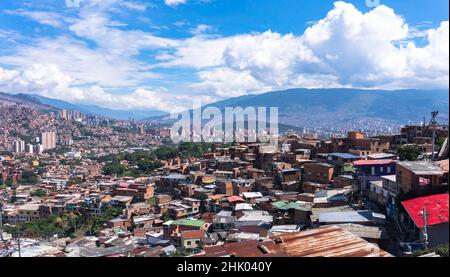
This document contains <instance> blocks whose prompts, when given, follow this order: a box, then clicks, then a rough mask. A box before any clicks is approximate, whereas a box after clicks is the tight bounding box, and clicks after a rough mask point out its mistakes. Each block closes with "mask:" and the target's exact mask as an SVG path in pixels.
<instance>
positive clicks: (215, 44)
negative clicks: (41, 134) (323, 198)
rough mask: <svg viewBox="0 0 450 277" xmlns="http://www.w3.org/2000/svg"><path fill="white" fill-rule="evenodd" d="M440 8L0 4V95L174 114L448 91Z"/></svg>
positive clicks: (361, 2) (217, 1)
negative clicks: (339, 95) (277, 95)
mask: <svg viewBox="0 0 450 277" xmlns="http://www.w3.org/2000/svg"><path fill="white" fill-rule="evenodd" d="M66 2H70V3H69V4H70V5H66ZM378 2H379V5H377V4H378ZM78 3H79V6H78ZM448 5H449V4H448V1H444V0H433V1H426V0H415V1H392V0H389V1H388V0H381V1H366V0H352V1H345V2H343V1H329V0H327V1H312V0H303V1H297V0H295V1H294V0H282V1H269V0H259V1H252V0H239V1H237V0H227V1H223V0H165V1H163V0H154V1H130V0H108V1H99V0H80V1H64V0H47V1H39V2H38V1H29V0H26V1H20V2H17V1H6V3H5V1H2V3H1V4H0V48H1V49H2V50H1V51H0V91H3V92H7V93H30V94H40V95H43V96H46V97H51V98H56V99H61V100H65V101H69V102H72V103H81V104H95V105H98V106H101V107H106V108H112V109H126V110H163V111H175V110H184V109H186V108H187V107H189V106H190V105H192V102H191V100H192V98H193V97H195V98H197V99H201V100H202V101H203V103H205V104H206V103H210V102H213V101H218V100H222V99H226V98H229V97H233V96H241V95H246V94H249V93H262V92H268V91H272V90H281V89H286V88H294V87H295V88H296V87H300V88H303V87H306V88H312V87H314V88H329V87H333V88H336V87H354V88H369V89H374V88H381V89H402V88H419V89H448V83H449V77H448V76H449V63H448V60H449V50H448V49H449V44H448V43H449V31H448V29H449V27H448V25H449V24H448Z"/></svg>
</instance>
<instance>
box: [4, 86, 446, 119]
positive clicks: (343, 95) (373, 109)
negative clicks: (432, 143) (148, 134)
mask: <svg viewBox="0 0 450 277" xmlns="http://www.w3.org/2000/svg"><path fill="white" fill-rule="evenodd" d="M0 101H16V102H20V101H23V102H26V103H28V104H30V105H34V106H37V107H39V108H41V109H45V110H52V109H53V110H54V109H74V110H79V111H81V112H83V113H85V114H92V115H98V116H104V117H109V118H114V119H129V118H134V119H136V120H158V119H161V120H164V119H167V118H168V117H167V115H168V114H167V113H165V112H162V111H154V110H150V111H139V110H131V111H127V110H112V109H107V108H101V107H98V106H94V105H81V104H72V103H68V102H65V101H61V100H56V99H51V98H47V97H43V96H38V95H29V94H15V95H12V94H5V93H0ZM448 105H449V94H448V90H392V91H389V90H362V89H289V90H284V91H273V92H268V93H264V94H255V95H253V94H252V95H245V96H241V97H234V98H229V99H226V100H223V101H219V102H215V103H212V104H209V105H206V106H204V108H206V107H209V106H215V107H218V108H220V109H224V108H225V107H236V106H240V107H243V108H245V107H249V106H253V107H259V106H264V107H278V109H279V112H278V113H279V122H280V123H283V124H287V125H292V126H299V127H303V126H315V125H317V124H321V123H322V124H323V123H327V124H334V123H333V122H336V124H337V123H340V122H346V121H358V120H359V121H361V120H365V121H383V122H391V123H395V124H405V123H408V122H419V121H422V120H423V118H424V117H425V116H426V117H429V115H430V112H431V111H434V110H438V111H439V112H440V114H439V117H438V120H439V121H442V122H448V117H449V112H448V111H449V109H448Z"/></svg>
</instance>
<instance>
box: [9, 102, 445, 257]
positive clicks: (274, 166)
mask: <svg viewBox="0 0 450 277" xmlns="http://www.w3.org/2000/svg"><path fill="white" fill-rule="evenodd" d="M1 113H2V118H1V121H0V125H1V126H2V128H1V130H2V131H1V133H0V138H1V139H0V147H2V148H3V149H1V150H2V152H1V153H2V154H1V155H0V159H1V168H0V177H1V178H0V182H1V183H0V184H1V186H0V188H1V199H0V200H1V202H0V203H1V213H0V215H1V223H2V225H0V226H1V230H2V232H1V242H0V251H1V252H0V253H1V255H2V256H4V257H8V256H12V257H19V256H20V257H134V256H136V257H164V256H168V257H170V256H196V257H289V256H291V257H316V256H320V257H348V256H352V257H396V256H412V255H415V256H417V255H430V254H433V255H438V256H439V255H445V253H447V254H446V255H448V234H449V230H448V226H449V221H448V211H449V209H448V201H449V196H448V125H442V124H437V123H436V122H431V123H430V125H425V124H423V125H407V126H404V127H403V128H401V130H400V131H399V133H395V134H388V135H378V136H375V137H368V136H366V135H365V134H364V133H361V132H358V131H349V132H348V133H347V135H346V136H338V137H337V136H336V137H330V138H328V139H324V138H319V137H318V136H317V135H315V134H305V133H302V134H296V133H292V132H291V133H286V134H283V135H282V136H281V137H280V139H279V142H278V144H270V143H230V144H221V143H181V144H179V145H171V144H170V139H169V138H170V129H168V128H166V127H163V126H158V125H157V124H156V125H154V126H145V125H144V124H142V123H140V122H134V121H133V120H131V121H116V120H108V119H106V118H99V117H93V116H89V115H84V114H81V113H80V112H77V111H69V110H60V111H58V112H42V111H40V110H39V109H36V108H33V107H29V106H27V105H21V104H17V103H7V104H6V103H3V106H2V108H1ZM17 120H20V122H21V123H20V124H18V121H17ZM433 137H434V138H433ZM433 149H434V150H435V151H434V152H433ZM445 247H446V248H445ZM445 249H446V250H445ZM445 251H447V252H445Z"/></svg>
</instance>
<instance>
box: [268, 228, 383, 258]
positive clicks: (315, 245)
mask: <svg viewBox="0 0 450 277" xmlns="http://www.w3.org/2000/svg"><path fill="white" fill-rule="evenodd" d="M272 240H273V241H274V242H275V243H277V244H279V245H280V246H281V248H282V249H283V250H284V251H286V252H287V254H288V255H289V256H293V257H391V255H390V254H389V253H387V252H386V251H384V250H382V249H380V248H379V247H378V246H377V245H376V244H372V243H369V242H368V241H366V240H364V239H362V238H360V237H358V236H356V235H354V234H352V233H351V232H349V231H347V230H345V229H343V228H341V227H338V226H335V225H332V226H325V227H320V228H317V229H311V230H306V231H301V232H297V233H289V234H284V235H278V236H273V237H272Z"/></svg>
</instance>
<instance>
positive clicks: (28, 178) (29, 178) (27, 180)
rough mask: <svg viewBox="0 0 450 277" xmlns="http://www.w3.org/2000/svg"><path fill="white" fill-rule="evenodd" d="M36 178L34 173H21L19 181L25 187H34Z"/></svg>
mask: <svg viewBox="0 0 450 277" xmlns="http://www.w3.org/2000/svg"><path fill="white" fill-rule="evenodd" d="M37 182H38V178H37V175H36V173H35V172H34V171H24V172H22V178H21V180H20V183H22V184H26V185H34V184H37Z"/></svg>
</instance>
